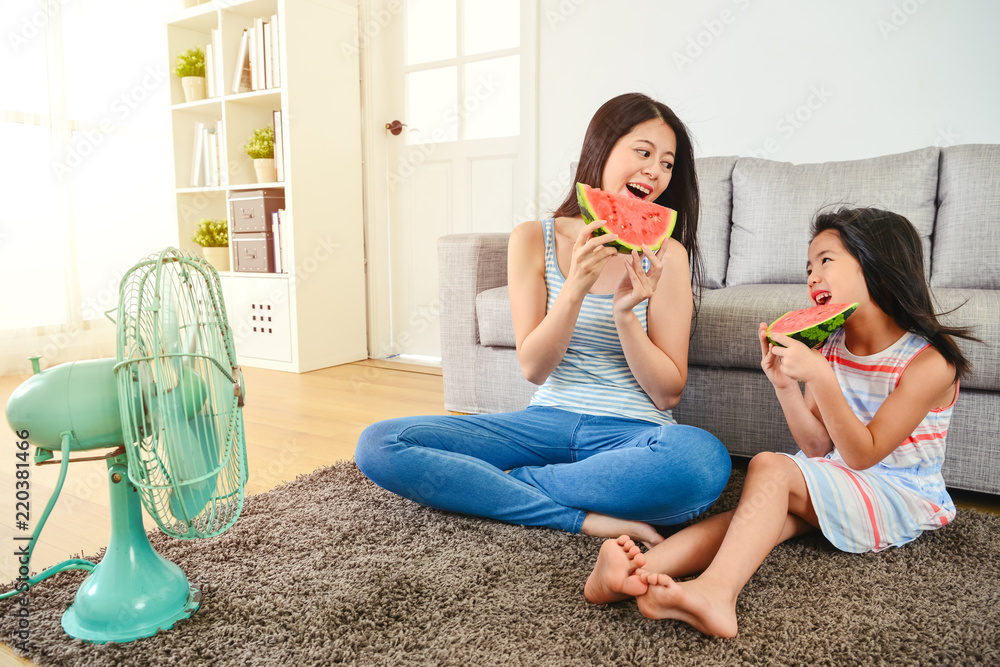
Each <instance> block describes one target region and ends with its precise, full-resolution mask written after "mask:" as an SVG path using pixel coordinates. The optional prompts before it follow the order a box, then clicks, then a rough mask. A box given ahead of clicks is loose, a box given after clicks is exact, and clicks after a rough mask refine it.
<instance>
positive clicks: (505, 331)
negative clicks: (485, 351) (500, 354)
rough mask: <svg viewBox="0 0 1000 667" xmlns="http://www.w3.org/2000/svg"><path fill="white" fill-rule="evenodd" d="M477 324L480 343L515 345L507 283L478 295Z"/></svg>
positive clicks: (500, 345) (501, 345)
mask: <svg viewBox="0 0 1000 667" xmlns="http://www.w3.org/2000/svg"><path fill="white" fill-rule="evenodd" d="M476 324H477V325H478V328H479V344H480V345H490V346H494V347H496V346H499V347H514V320H513V319H512V317H511V314H510V294H509V293H508V292H507V286H506V285H504V286H503V287H494V288H493V289H488V290H483V291H482V292H480V293H479V294H477V295H476Z"/></svg>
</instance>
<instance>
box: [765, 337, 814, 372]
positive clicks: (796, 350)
mask: <svg viewBox="0 0 1000 667" xmlns="http://www.w3.org/2000/svg"><path fill="white" fill-rule="evenodd" d="M762 335H763V334H762ZM773 338H774V340H775V341H777V342H779V343H781V344H782V345H784V347H780V346H778V345H770V349H769V354H770V355H771V356H772V357H776V358H777V363H776V365H777V367H778V372H780V373H781V374H783V375H784V376H785V377H787V378H789V379H791V380H793V381H795V382H806V383H809V382H812V381H813V380H815V379H817V378H818V377H820V375H821V374H822V373H823V371H824V370H829V369H830V364H829V363H828V362H827V360H826V357H824V356H823V353H822V352H820V351H818V350H812V349H810V348H809V347H807V346H805V345H803V344H802V343H800V342H799V341H797V340H795V339H794V338H789V337H788V336H785V335H784V334H773ZM765 340H766V338H765ZM761 365H762V366H763V362H761ZM765 372H766V370H765Z"/></svg>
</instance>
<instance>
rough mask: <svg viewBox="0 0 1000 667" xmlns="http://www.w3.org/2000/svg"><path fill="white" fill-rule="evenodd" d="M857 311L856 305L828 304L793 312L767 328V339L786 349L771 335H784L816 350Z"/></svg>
mask: <svg viewBox="0 0 1000 667" xmlns="http://www.w3.org/2000/svg"><path fill="white" fill-rule="evenodd" d="M857 309H858V304H856V303H826V304H823V305H822V306H813V307H812V308H803V309H802V310H793V311H790V312H787V313H785V314H784V315H782V316H781V317H779V318H778V319H776V320H775V321H774V322H771V326H769V327H768V328H767V339H768V340H769V341H771V342H772V343H774V344H775V345H777V346H778V347H784V345H782V344H781V343H779V342H777V341H775V340H774V339H773V338H771V334H784V335H786V336H788V337H789V338H794V339H795V340H797V341H799V342H800V343H803V344H805V345H807V346H809V347H812V348H816V347H819V346H820V345H822V344H823V341H825V340H826V339H827V338H828V337H829V336H830V334H832V333H833V332H834V331H836V330H837V329H839V328H840V327H841V326H843V324H844V322H845V321H846V320H847V318H848V317H850V316H851V315H852V314H854V311H855V310H857Z"/></svg>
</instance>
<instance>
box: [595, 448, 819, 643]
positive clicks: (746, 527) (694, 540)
mask: <svg viewBox="0 0 1000 667" xmlns="http://www.w3.org/2000/svg"><path fill="white" fill-rule="evenodd" d="M817 525H818V520H817V518H816V513H815V511H814V510H813V507H812V502H811V501H810V499H809V492H808V489H807V487H806V482H805V478H804V477H803V476H802V473H801V472H800V471H799V467H798V465H796V464H795V462H794V461H792V460H791V459H790V458H789V457H787V456H784V455H782V454H774V453H764V454H758V455H757V456H755V457H754V458H753V460H752V461H751V462H750V467H749V469H748V471H747V476H746V482H745V484H744V487H743V494H742V496H741V497H740V502H739V505H738V506H737V508H736V509H735V510H733V511H730V512H726V513H724V514H717V515H714V516H711V517H709V518H707V519H705V520H703V521H700V522H698V523H696V524H694V525H691V526H689V527H687V528H685V529H684V530H682V531H679V532H677V533H675V534H674V535H672V536H670V537H669V538H667V539H666V540H665V541H663V542H661V543H660V544H658V545H656V546H654V547H653V548H652V549H650V550H649V551H648V552H646V553H645V554H643V553H641V552H640V550H639V548H638V547H637V546H636V545H635V544H634V542H632V541H631V540H629V539H628V538H627V537H625V536H622V537H619V538H618V539H617V540H608V541H607V542H605V543H604V545H602V547H601V552H600V554H599V555H598V559H597V564H596V565H595V566H594V571H593V572H592V573H591V575H590V577H589V578H588V580H587V584H586V586H585V587H584V594H585V596H586V597H587V599H588V600H589V601H590V602H593V603H595V604H606V603H609V602H616V601H618V600H624V599H626V598H628V597H633V596H634V597H635V598H636V602H637V603H638V605H639V610H640V611H641V612H642V614H643V615H644V616H647V617H649V618H657V619H659V618H673V619H677V620H681V621H684V622H686V623H688V624H690V625H692V626H694V627H695V628H696V629H698V630H700V631H701V632H703V633H705V634H709V635H717V636H720V637H734V636H736V633H737V629H738V626H737V621H736V598H737V596H738V595H739V593H740V591H741V590H742V589H743V587H744V586H745V585H746V583H747V581H749V580H750V577H751V576H752V575H753V573H754V572H756V570H757V568H758V567H760V564H761V563H762V562H763V561H764V558H765V557H766V556H767V554H768V553H770V551H771V549H773V548H774V547H775V546H777V545H778V544H780V543H781V542H784V541H785V540H787V539H789V538H791V537H794V536H796V535H801V534H803V533H805V532H808V531H809V530H811V528H812V527H813V526H817ZM695 574H698V576H697V577H696V578H694V579H691V580H688V581H683V582H679V581H676V578H679V577H685V576H690V575H695Z"/></svg>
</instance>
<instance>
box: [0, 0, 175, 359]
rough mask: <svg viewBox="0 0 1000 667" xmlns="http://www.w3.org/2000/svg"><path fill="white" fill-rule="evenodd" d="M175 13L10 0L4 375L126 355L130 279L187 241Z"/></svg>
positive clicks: (2, 108) (1, 312)
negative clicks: (178, 151)
mask: <svg viewBox="0 0 1000 667" xmlns="http://www.w3.org/2000/svg"><path fill="white" fill-rule="evenodd" d="M175 5H176V3H175V2H170V3H167V2H135V1H134V0H41V1H36V0H13V1H12V0H0V39H2V44H0V71H2V72H3V73H4V74H3V81H2V83H0V86H2V87H0V147H2V150H0V375H5V374H9V373H28V372H30V368H31V365H30V362H29V361H28V360H27V357H29V356H35V355H40V356H42V366H43V368H44V367H48V366H52V365H54V364H57V363H62V362H65V361H72V360H77V359H92V358H97V357H105V356H114V354H115V337H114V326H113V324H111V322H110V320H108V319H107V318H106V317H105V315H104V312H105V311H106V310H109V309H113V308H115V307H116V305H117V301H118V283H119V281H120V279H121V277H122V275H123V274H124V273H125V271H127V270H128V268H129V267H131V266H132V265H134V264H135V263H136V262H138V261H139V260H140V259H142V258H143V257H145V256H146V255H149V254H151V253H153V252H157V251H159V250H161V249H162V248H164V247H165V246H168V245H176V243H177V221H176V215H175V206H176V204H175V200H174V195H173V191H172V188H173V162H172V160H173V158H172V144H171V140H170V109H169V105H170V95H169V92H170V85H171V81H170V77H172V76H173V73H172V72H171V71H170V67H171V66H172V63H168V62H167V49H166V45H165V42H166V40H165V35H166V29H165V27H164V22H163V17H164V14H165V13H167V11H168V10H172V9H176V6H175Z"/></svg>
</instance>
